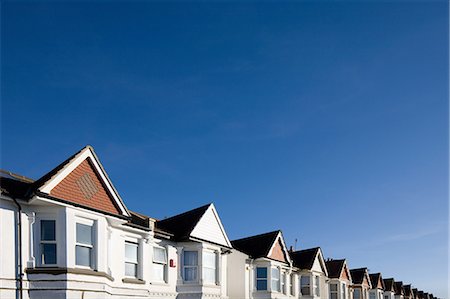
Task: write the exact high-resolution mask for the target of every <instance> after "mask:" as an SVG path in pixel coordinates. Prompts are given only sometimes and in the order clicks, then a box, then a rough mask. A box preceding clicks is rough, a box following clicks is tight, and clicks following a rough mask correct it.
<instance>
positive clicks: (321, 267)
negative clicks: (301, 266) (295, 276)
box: [311, 248, 328, 276]
mask: <svg viewBox="0 0 450 299" xmlns="http://www.w3.org/2000/svg"><path fill="white" fill-rule="evenodd" d="M311 270H313V271H317V272H323V273H324V274H325V275H326V276H328V271H327V267H326V265H325V260H324V259H323V255H322V250H321V249H320V248H319V250H317V254H316V257H315V258H314V263H313V266H312V267H311Z"/></svg>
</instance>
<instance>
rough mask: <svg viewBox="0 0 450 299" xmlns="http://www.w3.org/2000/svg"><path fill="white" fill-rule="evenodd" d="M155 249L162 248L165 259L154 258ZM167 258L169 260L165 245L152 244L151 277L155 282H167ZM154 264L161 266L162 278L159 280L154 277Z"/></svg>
mask: <svg viewBox="0 0 450 299" xmlns="http://www.w3.org/2000/svg"><path fill="white" fill-rule="evenodd" d="M155 249H159V250H164V257H165V261H160V260H155ZM168 260H169V256H168V250H167V247H165V246H157V245H155V246H153V256H152V264H153V273H152V278H153V280H154V281H155V282H160V283H167V281H168V275H167V271H168V270H167V265H168ZM155 265H158V266H162V267H163V279H162V280H159V279H157V278H156V275H155V268H154V267H155Z"/></svg>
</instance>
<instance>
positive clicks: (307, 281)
mask: <svg viewBox="0 0 450 299" xmlns="http://www.w3.org/2000/svg"><path fill="white" fill-rule="evenodd" d="M300 291H301V293H302V295H303V296H309V295H311V277H310V276H308V275H305V276H303V275H302V276H301V277H300Z"/></svg>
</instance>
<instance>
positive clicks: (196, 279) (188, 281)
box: [181, 249, 199, 284]
mask: <svg viewBox="0 0 450 299" xmlns="http://www.w3.org/2000/svg"><path fill="white" fill-rule="evenodd" d="M186 252H195V253H196V254H197V264H196V265H186V264H185V255H186ZM198 257H199V252H198V250H195V249H187V250H183V260H182V262H183V264H182V268H181V269H182V276H183V283H185V284H192V283H198V282H199V275H198V274H199V273H198V272H199V271H198V270H199V260H198ZM188 268H193V269H195V279H193V280H186V269H188Z"/></svg>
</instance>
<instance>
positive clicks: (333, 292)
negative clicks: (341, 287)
mask: <svg viewBox="0 0 450 299" xmlns="http://www.w3.org/2000/svg"><path fill="white" fill-rule="evenodd" d="M330 299H338V285H337V283H330Z"/></svg>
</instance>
